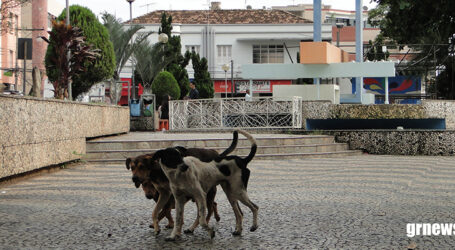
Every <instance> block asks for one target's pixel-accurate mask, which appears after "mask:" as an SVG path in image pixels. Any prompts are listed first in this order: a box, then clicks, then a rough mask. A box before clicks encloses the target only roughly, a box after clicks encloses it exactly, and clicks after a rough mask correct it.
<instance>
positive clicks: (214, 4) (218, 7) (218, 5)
mask: <svg viewBox="0 0 455 250" xmlns="http://www.w3.org/2000/svg"><path fill="white" fill-rule="evenodd" d="M210 4H211V5H210V10H221V2H211V3H210Z"/></svg>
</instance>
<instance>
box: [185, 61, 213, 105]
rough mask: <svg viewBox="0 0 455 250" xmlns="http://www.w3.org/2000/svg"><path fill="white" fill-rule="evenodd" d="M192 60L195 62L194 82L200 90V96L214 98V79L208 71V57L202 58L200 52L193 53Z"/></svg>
mask: <svg viewBox="0 0 455 250" xmlns="http://www.w3.org/2000/svg"><path fill="white" fill-rule="evenodd" d="M191 62H192V63H193V69H194V81H193V83H194V85H196V88H197V89H198V91H199V97H200V98H213V94H214V89H213V81H212V79H211V78H210V73H209V71H208V65H207V59H206V58H205V57H203V58H202V59H201V58H200V57H199V54H198V53H193V54H192V56H191Z"/></svg>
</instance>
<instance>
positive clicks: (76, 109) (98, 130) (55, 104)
mask: <svg viewBox="0 0 455 250" xmlns="http://www.w3.org/2000/svg"><path fill="white" fill-rule="evenodd" d="M129 126H130V123H129V110H128V108H124V107H118V106H107V105H95V104H81V103H77V102H66V101H59V100H47V99H46V100H44V99H36V98H30V97H11V96H5V95H0V128H1V129H0V178H3V177H7V176H12V175H15V174H20V173H24V172H28V171H32V170H35V169H39V168H42V167H45V166H49V165H54V164H60V163H63V162H67V161H71V160H75V159H79V158H81V155H82V154H85V140H86V138H88V137H97V136H103V135H110V134H118V133H126V132H128V131H129V128H130V127H129Z"/></svg>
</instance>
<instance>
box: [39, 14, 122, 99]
mask: <svg viewBox="0 0 455 250" xmlns="http://www.w3.org/2000/svg"><path fill="white" fill-rule="evenodd" d="M65 18H66V10H63V11H62V13H61V14H60V16H59V17H58V18H57V20H59V21H60V20H65ZM70 22H71V25H73V26H76V27H79V28H80V29H81V31H82V35H83V36H84V37H85V38H86V41H87V43H89V44H92V45H93V47H94V48H95V49H98V50H99V54H100V56H99V57H97V59H96V60H94V61H92V60H86V61H84V62H83V66H84V67H85V68H86V69H87V70H86V71H85V72H83V73H81V74H79V75H77V76H76V77H74V79H73V85H72V87H73V88H72V89H73V93H72V94H73V96H74V97H76V96H78V95H79V94H81V93H84V92H87V91H88V90H89V89H90V88H91V86H92V85H94V84H95V83H98V82H100V81H103V80H105V79H109V78H110V77H112V76H113V74H114V68H115V55H114V48H113V45H112V42H111V41H110V40H109V34H108V32H107V29H106V27H104V26H103V25H102V24H101V23H100V22H99V21H98V18H97V17H96V16H95V14H93V12H92V11H91V10H89V9H88V8H85V7H82V6H78V5H72V6H70ZM54 53H55V51H54V50H53V49H52V44H51V45H50V46H48V49H47V53H46V64H48V63H49V62H50V60H51V58H52V57H56V56H57V55H56V54H54ZM46 71H47V75H48V77H49V79H50V80H51V81H54V80H56V78H57V74H56V73H57V72H55V71H54V70H53V69H52V68H48V67H46Z"/></svg>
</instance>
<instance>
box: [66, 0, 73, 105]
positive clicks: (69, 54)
mask: <svg viewBox="0 0 455 250" xmlns="http://www.w3.org/2000/svg"><path fill="white" fill-rule="evenodd" d="M66 25H68V26H69V25H70V5H69V0H66ZM70 58H71V51H70V50H68V53H67V54H66V59H67V60H68V68H70V67H71V65H70ZM71 82H72V80H68V99H69V100H70V101H72V100H73V88H72V83H71Z"/></svg>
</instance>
